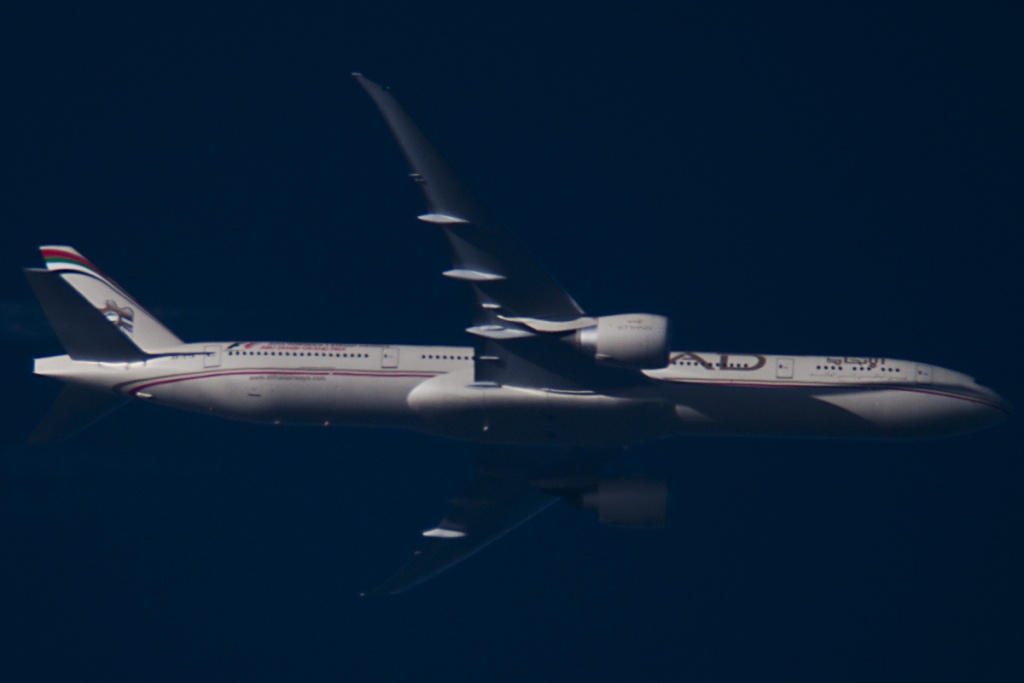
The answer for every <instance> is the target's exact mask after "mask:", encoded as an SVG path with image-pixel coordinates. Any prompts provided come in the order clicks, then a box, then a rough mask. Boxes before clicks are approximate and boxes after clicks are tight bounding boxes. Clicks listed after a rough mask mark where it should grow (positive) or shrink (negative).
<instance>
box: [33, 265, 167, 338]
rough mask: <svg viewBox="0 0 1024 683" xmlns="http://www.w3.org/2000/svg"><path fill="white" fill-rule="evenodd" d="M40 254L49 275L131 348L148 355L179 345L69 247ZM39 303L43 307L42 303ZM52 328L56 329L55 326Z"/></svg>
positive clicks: (115, 284)
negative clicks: (62, 282)
mask: <svg viewBox="0 0 1024 683" xmlns="http://www.w3.org/2000/svg"><path fill="white" fill-rule="evenodd" d="M39 251H40V252H42V255H43V260H44V261H45V262H46V269H47V270H48V271H49V272H50V273H55V274H59V276H60V279H61V280H63V281H64V282H65V283H67V285H68V286H70V287H71V289H73V290H75V291H76V292H78V294H79V295H80V296H81V298H83V299H85V301H87V302H88V303H89V304H91V305H92V307H93V308H95V309H96V310H97V311H99V313H100V314H101V315H102V317H104V318H105V319H106V320H107V322H108V323H109V324H110V326H111V328H112V329H115V330H116V331H117V332H118V333H119V334H121V335H122V336H124V337H125V338H126V339H127V340H128V341H130V342H131V343H132V344H133V345H134V346H136V347H138V348H139V349H141V350H142V351H146V352H149V351H154V350H157V349H165V348H170V347H174V346H179V345H180V344H181V343H182V341H181V339H179V338H178V337H177V336H176V335H175V334H174V333H173V332H171V331H170V330H169V329H167V328H166V327H164V325H163V324H162V323H161V322H160V321H159V320H157V319H156V318H155V317H154V316H153V314H152V313H150V312H149V311H147V310H146V309H145V308H143V307H142V305H140V304H139V302H138V301H136V300H135V299H133V298H132V296H131V295H130V294H128V292H126V291H125V290H124V289H122V288H121V286H120V285H118V284H117V283H116V282H114V281H113V280H112V279H111V278H109V277H107V276H106V275H105V274H104V273H103V271H101V270H100V269H99V268H97V267H96V266H95V265H93V263H92V262H91V261H89V259H87V258H85V257H84V256H82V255H81V254H80V253H78V252H77V251H76V250H75V249H73V248H72V247H68V246H53V245H50V246H44V247H40V248H39ZM30 280H31V277H30ZM33 286H35V285H34V284H33ZM37 294H38V289H37ZM40 300H41V301H42V299H40ZM42 303H43V305H44V308H45V307H46V304H45V302H42ZM47 315H49V312H47ZM52 322H53V318H52V316H51V323H52ZM54 327H55V329H56V325H55V326H54ZM58 334H59V331H58ZM62 341H63V339H62ZM65 345H66V344H65ZM72 355H74V354H72Z"/></svg>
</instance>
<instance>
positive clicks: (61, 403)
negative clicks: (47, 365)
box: [28, 384, 128, 446]
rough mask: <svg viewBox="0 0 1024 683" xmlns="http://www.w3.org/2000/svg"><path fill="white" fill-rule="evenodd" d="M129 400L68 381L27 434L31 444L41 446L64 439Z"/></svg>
mask: <svg viewBox="0 0 1024 683" xmlns="http://www.w3.org/2000/svg"><path fill="white" fill-rule="evenodd" d="M127 400H128V399H126V398H124V397H123V396H119V395H118V394H114V393H107V392H102V391H96V390H95V389H88V388H86V387H82V386H79V385H76V384H66V385H65V386H64V388H63V389H62V390H61V392H60V393H59V394H57V400H55V401H54V402H53V406H51V407H50V412H48V413H47V414H46V416H45V417H43V419H42V421H41V422H40V423H39V425H38V426H37V427H36V428H35V431H33V432H32V434H31V436H29V437H28V443H29V444H31V445H34V446H39V445H43V444H52V443H57V442H58V441H63V440H64V439H67V438H69V437H71V436H73V435H74V434H77V433H78V432H80V431H81V430H83V429H85V428H86V427H88V426H89V425H91V424H92V423H93V422H96V421H97V420H99V419H100V418H101V417H103V416H104V415H106V414H108V413H110V412H111V411H113V410H115V409H116V408H118V407H120V406H122V405H123V404H124V403H125V402H127Z"/></svg>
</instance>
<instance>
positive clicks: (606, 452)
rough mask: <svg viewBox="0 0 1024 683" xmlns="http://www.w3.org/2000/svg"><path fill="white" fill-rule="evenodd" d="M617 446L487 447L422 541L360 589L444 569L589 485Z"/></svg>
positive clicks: (403, 583)
mask: <svg viewBox="0 0 1024 683" xmlns="http://www.w3.org/2000/svg"><path fill="white" fill-rule="evenodd" d="M616 452H617V450H616V449H589V450H574V451H569V452H568V453H562V454H561V455H559V454H556V453H548V452H538V451H536V450H535V449H529V450H524V449H513V448H499V447H485V449H484V451H483V452H482V453H481V454H480V455H479V457H478V461H477V467H476V476H475V481H474V484H473V486H472V487H471V489H470V490H469V491H468V492H467V493H466V494H465V495H464V496H461V497H459V498H456V499H455V500H453V501H452V503H453V507H452V510H451V511H450V512H449V513H448V514H447V515H446V516H445V518H444V519H442V520H441V521H440V522H439V523H438V524H437V526H435V527H434V528H432V529H428V530H427V531H424V532H423V537H424V539H423V543H422V545H421V546H420V547H419V548H418V549H417V550H416V551H415V553H414V554H413V557H412V559H411V560H410V561H409V562H408V563H407V564H406V565H405V566H404V567H402V568H401V569H400V570H399V571H398V572H397V573H396V574H394V575H393V576H391V577H390V578H389V579H387V580H386V581H384V582H383V583H381V584H380V585H378V586H376V587H375V588H373V589H372V590H370V591H367V592H365V593H363V595H364V596H369V595H387V594H391V595H394V594H397V593H401V592H403V591H406V590H408V589H410V588H412V587H414V586H416V585H418V584H420V583H422V582H424V581H426V580H427V579H429V578H431V577H433V576H435V575H437V574H439V573H441V572H443V571H444V570H446V569H448V568H449V567H452V566H453V565H455V564H457V563H459V562H461V561H462V560H464V559H466V558H467V557H469V556H471V555H473V554H474V553H476V552H477V551H478V550H480V549H482V548H484V547H485V546H487V545H488V544H490V543H491V542H492V541H495V540H497V539H498V538H500V537H501V536H504V535H505V534H507V533H508V532H510V531H512V530H513V529H515V528H516V527H517V526H519V525H520V524H522V523H523V522H525V521H527V520H529V519H530V518H531V517H533V516H534V515H536V514H538V513H539V512H541V511H543V510H544V509H545V508H547V507H548V506H549V505H551V504H552V503H555V502H557V501H558V500H559V499H560V498H562V497H565V498H567V499H570V500H571V497H572V496H573V494H575V493H577V492H579V491H582V490H584V489H586V488H588V487H592V486H593V485H594V483H595V482H596V481H597V477H598V473H599V471H600V469H601V467H602V466H603V465H604V463H605V462H606V461H607V460H608V458H609V457H611V456H612V455H613V454H614V453H616Z"/></svg>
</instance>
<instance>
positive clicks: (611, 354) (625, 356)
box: [570, 313, 669, 370]
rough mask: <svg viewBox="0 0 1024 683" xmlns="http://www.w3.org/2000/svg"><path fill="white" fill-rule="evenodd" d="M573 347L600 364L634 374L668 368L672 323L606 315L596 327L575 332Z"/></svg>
mask: <svg viewBox="0 0 1024 683" xmlns="http://www.w3.org/2000/svg"><path fill="white" fill-rule="evenodd" d="M570 341H571V343H572V344H573V345H574V346H575V347H576V348H578V349H579V350H580V351H582V352H583V353H586V354H587V355H590V356H593V357H594V360H596V361H597V362H598V363H602V364H605V365H614V366H616V367H620V368H630V369H635V370H653V369H657V368H663V367H665V366H666V365H668V353H669V323H668V318H666V317H665V316H663V315H653V314H651V313H624V314H622V315H606V316H602V317H600V318H598V319H597V324H596V325H592V326H590V327H584V328H582V329H579V330H576V332H575V334H574V335H573V336H572V337H570Z"/></svg>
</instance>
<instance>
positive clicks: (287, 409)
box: [131, 370, 423, 426]
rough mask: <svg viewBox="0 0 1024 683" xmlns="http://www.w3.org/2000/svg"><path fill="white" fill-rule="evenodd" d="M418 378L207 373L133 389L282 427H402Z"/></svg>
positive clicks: (136, 392)
mask: <svg viewBox="0 0 1024 683" xmlns="http://www.w3.org/2000/svg"><path fill="white" fill-rule="evenodd" d="M422 381H423V378H422V377H409V376H402V377H399V376H395V375H387V376H380V375H371V374H342V373H337V372H331V371H322V370H318V371H272V372H271V371H266V372H213V373H203V374H195V375H188V376H183V377H172V378H164V379H161V380H157V381H153V382H148V383H142V384H140V385H138V386H136V387H133V389H132V390H131V393H132V394H134V395H135V396H136V397H139V398H143V399H147V400H151V401H153V402H155V403H161V404H164V405H169V406H173V407H177V408H182V409H186V410H196V411H200V412H206V413H213V414H216V415H221V416H224V417H229V418H234V419H241V420H251V421H259V422H272V423H282V424H328V425H330V424H337V425H353V424H356V425H382V426H405V425H406V424H407V423H408V422H409V421H410V419H411V417H412V415H411V413H410V411H409V408H408V405H407V402H406V397H407V396H408V394H409V392H410V391H411V390H412V389H413V388H415V386H416V385H417V384H419V383H420V382H422Z"/></svg>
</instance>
